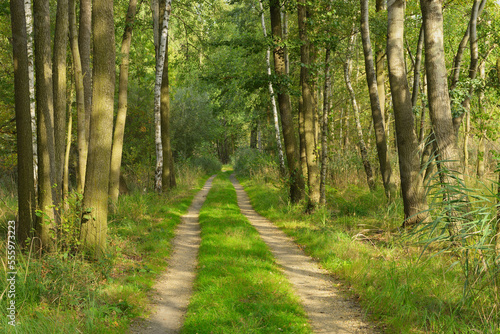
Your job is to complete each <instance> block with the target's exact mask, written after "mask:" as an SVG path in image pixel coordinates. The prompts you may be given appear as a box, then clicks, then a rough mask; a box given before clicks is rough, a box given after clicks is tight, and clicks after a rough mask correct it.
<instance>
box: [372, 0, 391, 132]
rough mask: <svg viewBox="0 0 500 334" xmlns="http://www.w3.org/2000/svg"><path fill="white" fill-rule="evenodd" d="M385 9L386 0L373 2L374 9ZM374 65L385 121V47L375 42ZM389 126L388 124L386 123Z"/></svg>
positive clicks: (381, 109) (378, 10) (381, 110)
mask: <svg viewBox="0 0 500 334" xmlns="http://www.w3.org/2000/svg"><path fill="white" fill-rule="evenodd" d="M385 10H387V8H386V0H377V1H376V4H375V11H376V12H377V13H378V12H381V11H385ZM375 49H376V51H375V60H376V61H375V66H376V72H377V92H378V99H379V104H380V112H381V113H382V119H383V120H384V123H385V119H384V117H385V70H384V64H385V49H384V45H383V44H381V43H380V44H379V43H377V44H375ZM387 127H389V125H387Z"/></svg>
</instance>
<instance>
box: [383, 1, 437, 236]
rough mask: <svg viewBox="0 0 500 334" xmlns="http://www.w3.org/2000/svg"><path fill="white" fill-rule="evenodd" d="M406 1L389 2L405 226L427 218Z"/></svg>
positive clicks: (391, 71)
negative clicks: (408, 54)
mask: <svg viewBox="0 0 500 334" xmlns="http://www.w3.org/2000/svg"><path fill="white" fill-rule="evenodd" d="M404 9H405V5H404V1H403V0H395V1H391V2H390V3H389V4H388V8H387V14H388V26H387V60H388V64H389V83H390V86H391V95H392V102H393V106H394V119H395V126H396V138H397V148H398V155H399V171H400V176H401V191H402V195H403V205H404V213H405V221H404V223H403V226H404V227H406V226H412V225H415V224H418V223H420V222H422V221H424V220H425V219H426V218H427V216H428V215H427V212H426V210H427V208H428V206H427V202H426V198H425V189H424V187H423V184H422V177H421V176H420V173H419V171H420V161H419V154H418V140H417V135H416V132H415V118H414V116H413V110H412V105H411V97H410V90H409V87H408V80H407V79H406V78H407V74H406V67H405V62H404V47H403V45H404V44H403V36H404Z"/></svg>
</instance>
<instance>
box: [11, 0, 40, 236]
mask: <svg viewBox="0 0 500 334" xmlns="http://www.w3.org/2000/svg"><path fill="white" fill-rule="evenodd" d="M10 13H11V27H12V53H13V60H14V100H15V110H16V135H17V173H18V184H17V194H18V217H19V218H18V226H17V231H16V232H17V235H16V237H17V242H18V243H19V244H20V245H21V246H24V245H25V244H26V241H27V239H28V238H32V237H33V235H32V229H33V228H34V227H35V225H34V221H35V207H36V199H35V186H34V173H33V143H32V132H31V108H30V107H31V106H30V104H31V103H30V79H29V62H28V51H27V49H28V48H27V44H28V38H27V32H26V17H25V9H24V3H23V0H12V1H10Z"/></svg>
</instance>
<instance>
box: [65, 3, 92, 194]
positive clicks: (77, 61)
mask: <svg viewBox="0 0 500 334" xmlns="http://www.w3.org/2000/svg"><path fill="white" fill-rule="evenodd" d="M75 6H76V4H75V0H69V3H68V11H69V14H68V18H69V39H70V45H71V55H72V63H73V73H74V75H75V91H76V113H77V150H78V169H77V172H76V189H77V192H79V193H83V189H84V186H85V171H86V169H87V156H88V142H87V117H86V111H85V87H84V79H83V72H82V62H81V58H80V47H79V45H78V33H77V28H76V14H75V12H76V11H75Z"/></svg>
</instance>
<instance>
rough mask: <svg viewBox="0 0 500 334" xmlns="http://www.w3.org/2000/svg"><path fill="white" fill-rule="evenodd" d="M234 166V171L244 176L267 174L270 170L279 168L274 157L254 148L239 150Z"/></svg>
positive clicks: (235, 156) (234, 158)
mask: <svg viewBox="0 0 500 334" xmlns="http://www.w3.org/2000/svg"><path fill="white" fill-rule="evenodd" d="M233 164H234V171H235V172H236V173H238V175H242V176H252V175H257V174H266V172H268V171H269V170H276V169H277V168H278V166H277V163H276V161H275V159H273V157H271V156H270V155H269V154H266V153H264V152H261V151H259V150H258V149H252V148H244V149H240V150H238V151H237V152H236V153H235V154H234V156H233Z"/></svg>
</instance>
